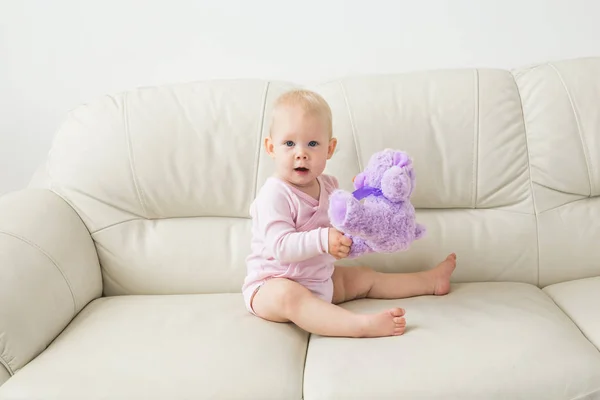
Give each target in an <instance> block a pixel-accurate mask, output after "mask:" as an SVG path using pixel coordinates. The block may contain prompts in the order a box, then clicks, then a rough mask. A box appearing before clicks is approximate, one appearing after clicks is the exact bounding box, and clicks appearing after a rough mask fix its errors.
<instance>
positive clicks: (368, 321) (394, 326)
mask: <svg viewBox="0 0 600 400" xmlns="http://www.w3.org/2000/svg"><path fill="white" fill-rule="evenodd" d="M403 316H404V310H403V309H401V308H392V309H390V310H386V311H384V312H381V313H379V314H371V315H364V316H363V317H364V319H363V326H362V328H361V330H360V332H359V337H382V336H398V335H402V334H403V333H404V330H405V329H406V320H405V319H404V317H403Z"/></svg>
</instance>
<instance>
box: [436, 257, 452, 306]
mask: <svg viewBox="0 0 600 400" xmlns="http://www.w3.org/2000/svg"><path fill="white" fill-rule="evenodd" d="M455 268H456V254H454V253H452V254H450V255H449V256H448V257H446V259H445V260H444V261H442V262H441V263H440V264H439V265H438V266H437V267H435V268H434V269H433V270H432V271H431V273H432V276H433V294H434V295H436V296H443V295H445V294H448V292H450V276H451V275H452V272H454V269H455Z"/></svg>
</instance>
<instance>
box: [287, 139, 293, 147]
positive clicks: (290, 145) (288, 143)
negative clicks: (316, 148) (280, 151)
mask: <svg viewBox="0 0 600 400" xmlns="http://www.w3.org/2000/svg"><path fill="white" fill-rule="evenodd" d="M285 145H286V146H287V147H292V146H293V145H294V142H292V141H291V140H288V141H287V142H285Z"/></svg>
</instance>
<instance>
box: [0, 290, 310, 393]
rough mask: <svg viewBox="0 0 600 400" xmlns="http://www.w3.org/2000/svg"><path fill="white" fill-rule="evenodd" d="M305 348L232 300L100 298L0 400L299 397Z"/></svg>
mask: <svg viewBox="0 0 600 400" xmlns="http://www.w3.org/2000/svg"><path fill="white" fill-rule="evenodd" d="M307 342H308V335H307V334H306V333H304V332H303V331H301V330H300V329H298V328H296V327H295V326H293V325H291V324H277V323H270V322H266V321H263V320H261V319H259V318H257V317H254V316H252V315H250V314H249V313H248V312H247V311H246V309H245V307H244V303H243V300H242V297H241V295H240V294H215V295H173V296H127V297H112V298H102V299H98V300H95V301H93V302H92V303H90V304H89V305H88V306H87V307H86V308H85V309H84V310H83V311H82V312H81V313H80V314H79V315H78V316H77V317H76V318H75V320H74V321H73V322H72V323H71V324H70V325H69V326H68V327H67V329H66V330H65V331H64V332H63V333H62V334H61V335H60V336H59V337H58V338H57V340H56V341H55V342H54V343H52V344H51V345H50V347H49V348H48V349H47V350H46V351H45V352H43V353H42V354H41V355H40V356H39V357H38V358H36V359H35V360H33V361H32V362H31V363H29V364H28V365H26V366H25V367H24V368H23V369H22V370H20V371H19V372H17V373H16V374H15V375H14V377H13V378H11V379H9V380H8V381H7V382H6V383H5V384H4V385H3V386H2V387H0V399H2V400H9V399H10V400H15V399H42V398H43V399H45V400H53V399H61V400H69V399H77V400H81V399H86V400H94V399H128V400H136V399H144V400H151V399H160V400H164V399H171V400H177V399H198V398H214V399H234V398H238V399H239V398H251V399H301V398H302V376H303V368H304V359H305V355H306V346H307Z"/></svg>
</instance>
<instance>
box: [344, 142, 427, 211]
mask: <svg viewBox="0 0 600 400" xmlns="http://www.w3.org/2000/svg"><path fill="white" fill-rule="evenodd" d="M364 186H368V187H373V188H377V189H382V191H383V194H384V196H385V197H387V198H389V199H390V200H392V201H400V200H403V199H405V198H407V197H409V196H410V195H411V194H412V192H413V189H414V186H415V174H414V169H413V166H412V160H411V159H410V157H409V156H408V155H407V154H406V153H404V152H400V151H394V150H391V149H386V150H383V151H380V152H378V153H375V154H373V156H371V159H370V160H369V163H368V165H367V167H366V168H365V169H364V171H363V172H361V173H359V174H358V175H356V177H355V178H354V188H355V189H360V188H362V187H364Z"/></svg>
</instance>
